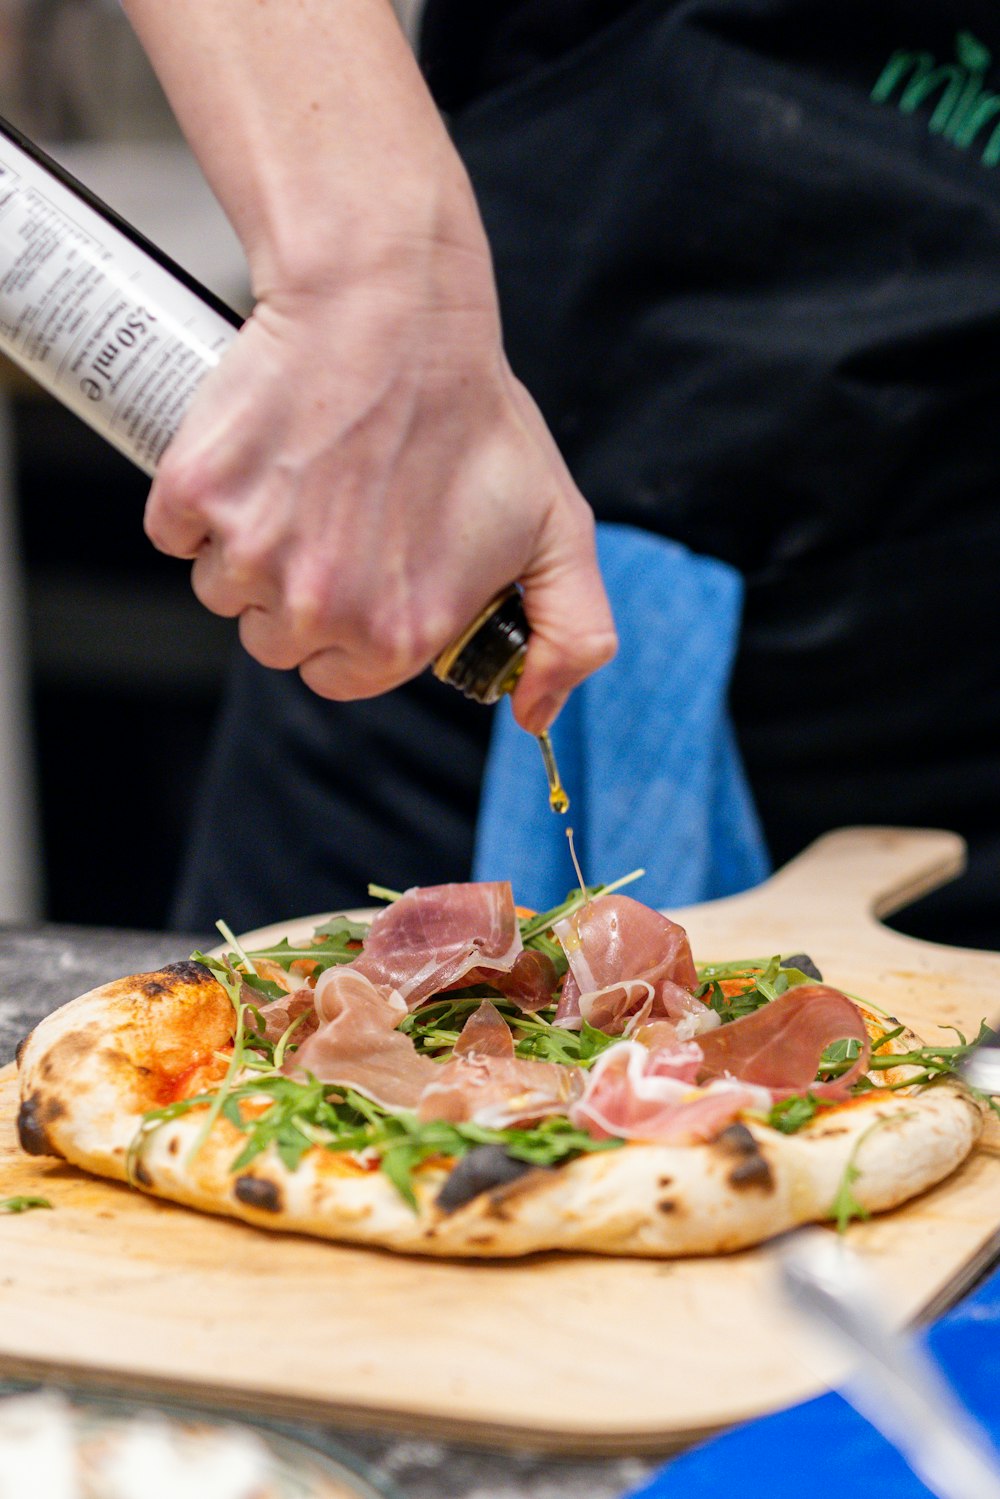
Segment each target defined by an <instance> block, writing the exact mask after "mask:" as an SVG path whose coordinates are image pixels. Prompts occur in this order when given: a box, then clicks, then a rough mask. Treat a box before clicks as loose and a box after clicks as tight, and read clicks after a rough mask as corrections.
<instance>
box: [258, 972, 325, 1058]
mask: <svg viewBox="0 0 1000 1499" xmlns="http://www.w3.org/2000/svg"><path fill="white" fill-rule="evenodd" d="M243 998H244V1000H248V1001H249V1003H250V1004H252V1005H253V1006H254V1008H255V1009H256V1010H257V1013H258V1014H259V1015H260V1018H261V1019H262V1020H263V1022H264V1035H265V1036H266V1037H267V1039H268V1041H273V1042H278V1041H280V1040H281V1038H282V1036H283V1035H284V1034H285V1031H287V1029H288V1027H289V1026H290V1025H291V1023H292V1021H293V1020H299V1017H300V1016H302V1017H304V1018H303V1019H301V1020H299V1024H298V1025H297V1026H296V1027H295V1030H294V1031H293V1032H292V1034H291V1036H290V1037H289V1041H290V1042H291V1044H292V1045H298V1046H301V1044H302V1042H303V1041H304V1040H305V1038H306V1037H307V1036H308V1035H311V1034H312V1032H313V1031H314V1030H315V1029H316V1026H317V1024H318V1020H317V1016H316V1011H315V1005H314V1001H315V998H316V996H315V994H314V993H313V990H312V987H311V985H309V984H301V985H300V986H299V988H297V989H293V990H292V991H291V993H289V994H279V995H278V997H277V998H276V999H268V1000H265V1001H264V1002H263V1003H261V1002H260V993H259V992H256V993H255V991H254V990H253V989H251V988H250V987H249V985H247V984H244V986H243Z"/></svg>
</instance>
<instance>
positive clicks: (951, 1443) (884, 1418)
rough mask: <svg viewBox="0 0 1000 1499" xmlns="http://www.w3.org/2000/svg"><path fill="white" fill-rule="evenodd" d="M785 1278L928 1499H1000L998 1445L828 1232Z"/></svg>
mask: <svg viewBox="0 0 1000 1499" xmlns="http://www.w3.org/2000/svg"><path fill="white" fill-rule="evenodd" d="M998 1063H1000V1059H998ZM976 1086H977V1087H978V1086H980V1085H979V1084H978V1083H977V1084H976ZM778 1271H779V1281H780V1285H781V1289H782V1291H783V1293H784V1295H785V1297H786V1299H787V1300H788V1301H789V1302H790V1303H791V1305H792V1306H793V1307H794V1308H795V1309H796V1310H797V1311H799V1312H800V1313H801V1314H802V1315H803V1316H804V1317H805V1318H806V1319H808V1320H809V1321H810V1322H811V1323H812V1324H813V1325H814V1327H816V1328H817V1329H818V1330H822V1331H823V1332H824V1333H825V1334H826V1335H827V1337H828V1338H829V1337H830V1335H832V1337H833V1340H834V1341H835V1342H836V1343H837V1344H838V1345H839V1346H840V1348H841V1349H842V1350H844V1351H847V1352H848V1353H850V1354H851V1355H852V1356H853V1360H854V1366H853V1368H852V1371H851V1373H850V1374H849V1376H848V1379H847V1382H846V1385H845V1386H844V1388H843V1390H842V1392H841V1393H842V1394H843V1395H844V1397H845V1399H847V1400H849V1401H850V1403H851V1404H852V1405H853V1406H854V1408H855V1410H857V1411H858V1412H859V1413H860V1414H861V1415H862V1416H864V1418H865V1419H866V1420H867V1421H869V1422H870V1423H871V1425H872V1426H874V1427H875V1428H876V1430H878V1431H880V1432H881V1434H882V1435H883V1436H884V1437H885V1438H886V1440H887V1441H888V1442H889V1443H890V1444H891V1445H892V1446H893V1447H895V1448H896V1450H897V1451H898V1452H899V1453H900V1455H901V1456H902V1457H903V1459H904V1460H905V1461H906V1462H907V1463H908V1464H909V1466H910V1468H911V1469H912V1471H913V1472H914V1473H915V1474H916V1476H917V1477H918V1478H919V1479H920V1481H921V1482H922V1483H923V1484H924V1485H925V1486H926V1487H927V1488H928V1489H929V1490H930V1491H931V1493H932V1494H935V1495H937V1496H938V1499H1000V1456H998V1454H997V1452H996V1449H995V1448H994V1446H993V1444H992V1442H991V1441H990V1440H989V1438H988V1437H987V1436H986V1434H985V1433H984V1432H983V1431H982V1429H981V1428H980V1427H979V1426H978V1425H977V1424H976V1423H975V1421H974V1420H973V1419H972V1417H971V1415H970V1414H969V1412H968V1411H967V1410H966V1409H965V1407H964V1406H963V1405H962V1404H961V1403H960V1402H959V1400H958V1398H957V1397H956V1395H955V1393H954V1391H953V1390H952V1389H951V1386H950V1385H949V1384H948V1383H947V1381H946V1380H945V1378H944V1376H943V1374H942V1373H941V1371H940V1369H939V1367H938V1365H937V1364H936V1363H935V1362H934V1360H933V1359H932V1358H931V1357H930V1355H929V1354H928V1353H926V1352H925V1350H924V1349H923V1348H922V1346H921V1345H920V1344H919V1343H918V1342H916V1341H915V1340H914V1339H912V1338H908V1337H906V1336H904V1335H902V1334H900V1333H898V1332H896V1331H894V1330H893V1328H892V1327H890V1325H889V1324H888V1322H887V1321H886V1320H885V1318H884V1316H883V1314H882V1311H881V1308H880V1307H879V1304H878V1302H877V1300H876V1297H875V1294H874V1292H873V1290H872V1288H871V1285H870V1283H869V1281H868V1278H867V1276H866V1275H865V1274H864V1272H863V1270H862V1268H861V1266H860V1263H859V1261H858V1260H857V1257H856V1256H855V1255H854V1254H853V1253H852V1251H851V1250H849V1249H848V1248H847V1246H846V1245H845V1244H843V1243H842V1242H840V1241H839V1240H836V1239H833V1238H832V1237H831V1235H830V1234H829V1233H828V1232H826V1231H824V1230H820V1229H817V1230H811V1231H810V1230H804V1231H802V1232H801V1233H798V1234H794V1235H792V1236H791V1237H790V1238H789V1239H788V1240H787V1242H786V1243H785V1245H784V1246H783V1248H782V1249H781V1250H780V1251H779V1257H778Z"/></svg>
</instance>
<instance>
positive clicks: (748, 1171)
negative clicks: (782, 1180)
mask: <svg viewBox="0 0 1000 1499" xmlns="http://www.w3.org/2000/svg"><path fill="white" fill-rule="evenodd" d="M729 1185H730V1186H731V1187H735V1188H736V1190H737V1191H738V1192H742V1191H744V1190H745V1189H746V1188H747V1187H760V1188H761V1190H762V1191H764V1192H773V1191H774V1177H773V1176H772V1174H771V1168H770V1166H769V1165H768V1163H767V1161H766V1160H765V1159H764V1157H763V1156H762V1155H760V1154H759V1153H758V1154H756V1155H748V1156H747V1157H746V1159H745V1160H743V1161H740V1163H739V1165H737V1166H734V1167H733V1169H732V1171H730V1173H729Z"/></svg>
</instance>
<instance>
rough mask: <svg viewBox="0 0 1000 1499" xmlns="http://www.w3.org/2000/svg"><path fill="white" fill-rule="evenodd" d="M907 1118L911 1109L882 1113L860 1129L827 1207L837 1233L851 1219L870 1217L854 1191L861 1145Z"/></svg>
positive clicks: (858, 1171) (845, 1228) (858, 1174)
mask: <svg viewBox="0 0 1000 1499" xmlns="http://www.w3.org/2000/svg"><path fill="white" fill-rule="evenodd" d="M909 1118H912V1111H911V1112H909V1113H902V1114H883V1115H882V1116H881V1117H880V1118H878V1119H876V1120H875V1122H874V1124H870V1125H869V1126H868V1128H867V1129H866V1130H862V1132H861V1134H860V1135H859V1136H858V1138H857V1139H856V1140H855V1142H854V1146H853V1148H852V1150H851V1153H850V1155H849V1156H848V1158H847V1164H846V1165H845V1166H844V1170H843V1173H842V1175H841V1178H840V1182H839V1183H838V1186H837V1190H836V1192H835V1193H834V1195H833V1201H832V1202H831V1204H830V1206H829V1208H828V1209H827V1217H828V1218H833V1219H835V1220H836V1224H837V1232H838V1233H839V1234H842V1233H845V1232H846V1230H847V1225H848V1224H849V1223H850V1222H851V1220H852V1219H854V1218H870V1217H871V1213H870V1212H869V1210H868V1209H867V1208H866V1207H865V1205H864V1203H862V1202H860V1201H859V1200H858V1198H857V1197H856V1195H855V1192H854V1183H855V1182H856V1181H857V1180H858V1179H859V1178H860V1176H861V1174H862V1173H861V1167H860V1166H859V1165H858V1152H859V1151H860V1149H861V1147H862V1145H863V1144H864V1143H865V1141H866V1140H867V1139H869V1138H870V1137H871V1136H872V1135H874V1134H876V1133H877V1132H878V1131H879V1130H880V1129H885V1127H886V1126H887V1125H889V1124H894V1123H895V1122H896V1121H897V1120H899V1119H909Z"/></svg>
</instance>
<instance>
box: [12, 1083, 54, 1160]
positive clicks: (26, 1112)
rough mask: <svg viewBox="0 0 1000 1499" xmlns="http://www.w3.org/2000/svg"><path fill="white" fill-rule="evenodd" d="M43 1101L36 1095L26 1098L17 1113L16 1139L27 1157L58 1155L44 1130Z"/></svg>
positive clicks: (44, 1113) (44, 1111) (44, 1112)
mask: <svg viewBox="0 0 1000 1499" xmlns="http://www.w3.org/2000/svg"><path fill="white" fill-rule="evenodd" d="M45 1125H46V1110H45V1100H44V1098H42V1097H41V1095H40V1094H38V1093H33V1094H32V1095H31V1097H30V1098H26V1099H25V1100H24V1102H23V1103H22V1105H21V1107H20V1109H19V1110H18V1113H17V1138H18V1139H19V1140H20V1142H21V1149H22V1150H24V1151H27V1153H28V1155H58V1154H59V1152H58V1150H56V1148H55V1146H54V1145H53V1144H52V1141H51V1140H50V1139H49V1137H48V1133H47V1131H46V1129H45Z"/></svg>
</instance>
